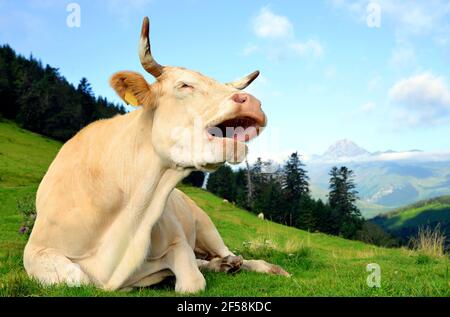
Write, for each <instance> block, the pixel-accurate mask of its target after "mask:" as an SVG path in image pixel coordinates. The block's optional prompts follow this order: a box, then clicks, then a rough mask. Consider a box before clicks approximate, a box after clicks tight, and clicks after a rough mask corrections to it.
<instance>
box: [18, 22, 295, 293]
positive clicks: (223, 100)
mask: <svg viewBox="0 0 450 317" xmlns="http://www.w3.org/2000/svg"><path fill="white" fill-rule="evenodd" d="M139 57H140V61H141V63H142V66H143V67H144V69H145V70H146V71H147V72H149V73H150V74H151V75H153V76H154V77H155V78H156V81H155V82H153V83H151V84H150V83H148V82H147V81H146V80H145V79H144V77H143V76H142V75H140V74H138V73H135V72H130V71H123V72H118V73H116V74H114V75H113V76H112V78H111V80H110V84H111V86H112V87H113V88H114V90H115V91H116V92H117V94H118V95H119V96H120V97H121V98H122V99H123V100H124V101H125V102H126V103H127V104H131V105H133V106H136V107H138V108H137V109H136V110H134V111H131V112H128V113H126V114H124V115H119V116H115V117H113V118H111V119H106V120H99V121H96V122H93V123H91V124H89V125H88V126H86V127H85V128H83V129H82V130H81V131H79V132H78V133H77V134H76V135H75V136H74V137H73V138H71V139H70V140H69V141H67V142H66V143H65V144H64V145H63V146H62V148H61V149H60V151H59V152H58V154H57V156H56V158H55V159H54V161H53V162H52V163H51V165H50V167H49V168H48V171H47V172H46V174H45V176H44V178H43V179H42V181H41V183H40V185H39V188H38V191H37V195H36V209H37V217H36V222H35V225H34V228H33V230H32V233H31V235H30V238H29V241H28V243H27V245H26V247H25V250H24V267H25V269H26V271H27V273H28V275H29V276H30V277H32V278H33V279H36V280H37V281H39V282H40V283H41V284H44V285H54V284H60V283H61V284H67V285H69V286H80V285H88V284H90V285H95V286H96V287H98V288H101V289H104V290H107V291H114V290H130V289H133V288H136V287H146V286H150V285H154V284H157V283H159V282H161V281H162V280H163V279H165V278H166V277H168V276H175V291H177V292H181V293H194V292H198V291H201V290H204V289H205V284H206V283H205V278H204V276H203V274H202V273H201V271H204V270H211V271H222V272H236V271H239V270H240V269H244V270H250V271H256V272H262V273H270V274H279V275H285V276H289V274H288V273H287V272H286V271H284V270H283V269H282V268H281V267H279V266H277V265H274V264H270V263H267V262H265V261H264V260H246V259H243V258H242V257H241V256H237V255H235V254H234V253H233V252H231V251H230V250H229V249H228V247H227V246H226V245H225V244H224V242H223V240H222V238H221V236H220V234H219V232H218V230H217V229H216V227H215V226H214V224H213V223H212V221H211V220H210V218H209V217H208V216H207V214H206V213H205V212H204V211H203V210H202V209H200V208H199V207H198V206H197V205H196V204H195V203H194V202H193V201H192V200H191V199H190V198H189V197H187V196H186V195H185V194H184V193H182V192H181V191H179V190H177V189H176V188H175V186H176V185H177V183H178V182H179V181H180V180H182V179H183V178H184V177H186V176H187V175H189V173H190V172H192V171H194V170H202V171H212V170H214V169H216V168H218V167H219V166H220V165H221V164H224V163H225V162H229V163H233V164H235V163H239V162H242V160H243V159H244V158H245V155H246V153H247V145H246V142H247V141H249V140H251V139H253V138H255V137H256V136H257V135H258V134H259V133H260V132H261V131H262V129H263V128H264V127H265V126H266V123H267V118H266V116H265V114H264V113H263V111H262V110H261V104H260V102H259V101H258V100H257V99H256V98H255V97H254V96H252V95H250V94H248V93H244V92H242V91H241V90H243V89H245V88H246V87H247V86H248V85H249V84H250V83H251V82H252V81H253V80H254V79H255V78H256V77H257V76H258V74H259V73H258V72H254V73H252V74H250V75H249V76H246V77H244V78H242V79H240V80H237V81H234V82H231V83H228V84H222V83H219V82H217V81H216V80H214V79H212V78H208V77H206V76H204V75H202V74H200V73H198V72H195V71H191V70H187V69H185V68H181V67H172V66H161V65H160V64H158V63H157V62H156V60H155V59H154V58H153V56H152V54H151V47H150V41H149V20H148V18H147V17H146V18H144V22H143V24H142V31H141V37H140V41H139ZM229 127H231V128H233V131H237V132H233V133H234V134H233V135H232V136H228V135H222V136H220V135H219V134H220V132H222V131H223V130H226V129H227V128H229ZM234 128H235V129H234ZM238 128H241V129H238ZM189 133H191V135H190V137H188V138H185V137H184V136H186V135H187V134H189ZM194 135H195V137H194ZM192 140H194V142H190V141H192Z"/></svg>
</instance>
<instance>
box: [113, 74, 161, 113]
mask: <svg viewBox="0 0 450 317" xmlns="http://www.w3.org/2000/svg"><path fill="white" fill-rule="evenodd" d="M109 82H110V84H111V86H112V87H113V88H114V90H115V91H116V92H117V94H118V95H119V96H120V98H122V100H123V101H125V102H126V103H127V104H128V105H132V106H136V107H137V106H150V102H151V99H152V98H151V93H150V85H149V84H148V83H147V81H146V80H145V79H144V77H142V75H141V74H138V73H135V72H118V73H115V74H114V75H113V76H112V77H111V80H110V81H109Z"/></svg>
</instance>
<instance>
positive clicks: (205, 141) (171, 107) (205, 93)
mask: <svg viewBox="0 0 450 317" xmlns="http://www.w3.org/2000/svg"><path fill="white" fill-rule="evenodd" d="M139 56H140V60H141V63H142V66H143V67H144V69H145V70H146V71H147V72H149V73H150V74H152V75H153V76H154V77H155V78H156V81H155V82H154V83H152V84H149V83H147V81H146V80H145V79H144V77H142V76H141V75H140V74H138V73H134V72H119V73H116V74H115V75H113V77H112V78H111V85H112V87H113V88H114V89H115V90H116V92H117V93H118V94H119V96H120V97H121V98H122V99H123V100H124V101H125V102H127V103H128V104H132V105H134V106H142V107H143V113H144V114H145V117H148V124H149V125H151V126H152V137H151V138H152V140H151V142H152V145H153V147H154V149H155V151H156V153H157V154H158V155H159V156H160V157H161V158H162V159H163V160H164V161H165V162H167V163H168V164H170V165H171V166H175V167H178V168H180V167H181V168H196V169H201V170H210V169H214V168H215V167H217V166H218V165H220V164H222V163H224V162H225V161H228V162H230V163H239V162H242V161H243V160H244V158H245V155H246V153H247V146H246V144H245V143H246V142H247V141H249V140H251V139H253V138H255V137H256V136H257V135H258V134H259V133H260V132H261V131H262V129H263V128H264V127H265V125H266V123H267V119H266V116H265V114H264V113H263V112H262V110H261V103H260V102H259V100H257V99H256V98H255V97H253V96H252V95H250V94H248V93H243V92H241V90H242V89H245V88H246V87H247V86H248V85H250V83H251V82H252V81H253V80H255V79H256V77H257V76H258V75H259V72H258V71H256V72H253V73H252V74H250V75H248V76H246V77H244V78H242V79H240V80H237V81H234V82H231V83H227V84H223V83H219V82H218V81H216V80H214V79H212V78H209V77H206V76H204V75H202V74H200V73H198V72H195V71H191V70H187V69H184V68H181V67H171V66H161V65H159V64H158V63H157V62H156V61H155V59H154V58H153V57H152V54H151V49H150V42H149V21H148V18H145V19H144V22H143V25H142V32H141V38H140V45H139Z"/></svg>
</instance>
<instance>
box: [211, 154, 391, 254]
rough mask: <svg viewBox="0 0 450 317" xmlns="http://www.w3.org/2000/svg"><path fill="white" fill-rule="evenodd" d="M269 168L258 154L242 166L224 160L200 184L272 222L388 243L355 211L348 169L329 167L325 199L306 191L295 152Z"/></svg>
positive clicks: (306, 181) (302, 168)
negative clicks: (235, 165)
mask: <svg viewBox="0 0 450 317" xmlns="http://www.w3.org/2000/svg"><path fill="white" fill-rule="evenodd" d="M268 167H269V168H268ZM273 169H274V167H273V164H271V163H270V162H263V161H262V160H261V159H260V158H258V159H257V161H256V162H255V163H254V164H253V165H252V166H249V167H248V168H247V169H243V168H241V169H238V170H233V169H232V168H231V167H230V166H228V165H224V166H222V167H220V168H219V169H218V170H217V171H216V172H214V173H211V174H210V175H209V177H208V180H207V187H206V189H207V190H208V191H210V192H212V193H214V194H216V195H218V196H220V197H222V198H224V199H227V200H228V201H230V202H233V203H235V204H236V205H238V206H239V207H242V208H244V209H247V210H250V211H252V212H254V213H256V214H258V213H261V212H262V213H263V214H264V217H265V218H266V219H269V220H272V221H274V222H277V223H281V224H284V225H287V226H292V227H296V228H299V229H303V230H307V231H310V232H316V231H318V232H323V233H327V234H332V235H336V236H341V237H344V238H347V239H358V240H362V241H365V242H369V243H373V244H379V245H385V246H388V245H389V246H391V245H392V244H391V242H392V241H391V239H390V237H389V236H388V235H387V234H385V233H384V231H383V230H381V229H380V228H379V227H374V226H373V225H372V224H370V223H368V222H366V221H365V220H364V219H363V217H362V216H361V212H360V210H359V209H358V207H357V206H356V201H357V199H358V192H357V190H356V185H355V181H354V179H355V174H354V172H353V171H352V170H350V169H348V168H347V167H345V166H342V167H333V168H332V169H331V170H330V172H329V176H330V179H329V193H328V199H327V201H323V200H322V199H314V198H313V197H312V196H311V192H310V189H309V176H308V173H307V171H306V169H305V165H304V163H303V162H302V161H301V158H300V156H299V155H298V153H292V154H291V156H290V157H289V159H288V160H287V161H286V162H285V164H284V165H283V166H282V167H280V168H277V169H276V170H273ZM380 230H381V232H380Z"/></svg>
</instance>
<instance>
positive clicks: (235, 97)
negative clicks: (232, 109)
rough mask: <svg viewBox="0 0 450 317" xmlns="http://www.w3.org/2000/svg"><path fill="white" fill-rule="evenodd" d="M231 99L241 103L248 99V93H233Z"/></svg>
mask: <svg viewBox="0 0 450 317" xmlns="http://www.w3.org/2000/svg"><path fill="white" fill-rule="evenodd" d="M231 99H232V100H233V101H234V102H235V103H240V104H243V103H245V102H246V101H248V100H249V95H248V94H234V95H233V97H231Z"/></svg>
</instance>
